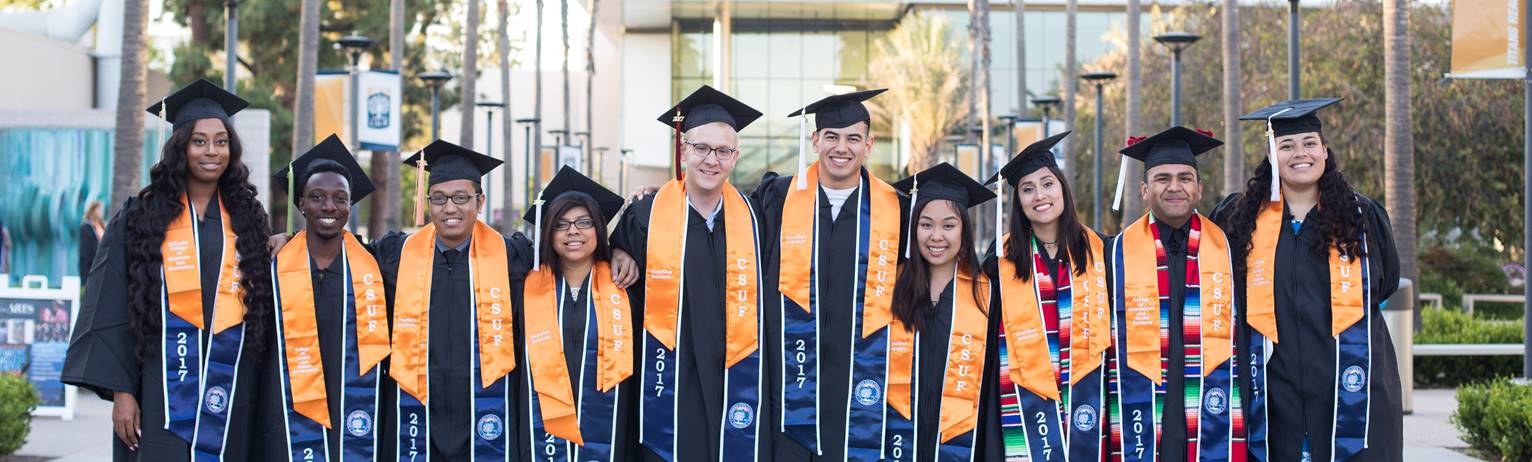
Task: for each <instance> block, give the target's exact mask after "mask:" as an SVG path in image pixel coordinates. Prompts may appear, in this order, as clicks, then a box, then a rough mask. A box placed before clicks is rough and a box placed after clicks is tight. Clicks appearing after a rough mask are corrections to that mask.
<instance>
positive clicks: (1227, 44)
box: [1222, 0, 1245, 195]
mask: <svg viewBox="0 0 1532 462" xmlns="http://www.w3.org/2000/svg"><path fill="white" fill-rule="evenodd" d="M1222 42H1223V132H1224V133H1226V135H1225V137H1227V138H1228V139H1229V140H1230V142H1228V143H1225V144H1224V146H1223V193H1224V195H1229V194H1234V193H1237V192H1240V191H1241V190H1243V189H1244V188H1243V186H1244V185H1243V184H1242V183H1244V182H1245V179H1244V178H1245V155H1244V152H1243V151H1244V149H1242V148H1243V147H1244V146H1243V144H1244V143H1240V142H1239V139H1240V137H1239V133H1240V129H1239V116H1240V113H1242V112H1244V111H1243V110H1241V109H1240V93H1239V92H1240V86H1241V85H1240V72H1239V0H1223V40H1222Z"/></svg>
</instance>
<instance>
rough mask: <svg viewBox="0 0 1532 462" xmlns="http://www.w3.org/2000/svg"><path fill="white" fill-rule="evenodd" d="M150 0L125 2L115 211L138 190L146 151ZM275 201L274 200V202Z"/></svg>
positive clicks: (114, 157)
mask: <svg viewBox="0 0 1532 462" xmlns="http://www.w3.org/2000/svg"><path fill="white" fill-rule="evenodd" d="M148 12H149V0H130V1H126V2H123V5H122V16H123V24H122V74H121V75H120V76H119V77H118V78H119V79H120V80H119V81H118V87H117V88H118V89H117V120H116V129H115V131H116V135H115V136H116V138H115V144H114V146H113V148H112V203H113V205H114V206H113V207H112V209H113V210H116V208H117V207H116V206H117V205H122V203H123V202H125V201H127V200H128V198H129V197H132V196H133V194H135V193H137V192H138V188H139V186H138V184H139V181H138V178H139V177H138V175H139V173H138V172H139V171H140V170H141V168H142V167H141V166H140V165H141V164H142V163H143V156H144V154H143V152H144V111H143V110H142V109H141V108H143V107H144V93H146V92H147V91H148V90H147V80H148V78H147V74H148V66H147V63H146V61H147V60H148V58H149V53H148V48H147V47H145V46H144V45H145V43H146V42H148V41H149V39H148V30H149V14H148ZM273 202H275V201H273Z"/></svg>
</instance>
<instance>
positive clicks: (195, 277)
mask: <svg viewBox="0 0 1532 462" xmlns="http://www.w3.org/2000/svg"><path fill="white" fill-rule="evenodd" d="M216 199H217V200H218V217H219V219H220V221H221V222H222V224H223V261H222V262H220V264H219V269H218V288H217V295H215V296H214V297H213V333H215V334H216V333H219V332H223V331H224V329H228V328H230V327H234V325H236V324H239V323H241V322H244V319H245V302H244V296H245V289H244V288H243V287H240V285H239V283H240V274H239V251H238V250H236V249H235V245H234V244H235V241H236V239H237V238H238V237H237V236H235V234H234V226H233V222H231V221H230V220H229V208H228V207H226V206H225V205H224V203H223V198H222V197H217V198H216ZM181 211H182V213H180V214H177V215H176V218H175V219H174V220H172V221H171V222H170V226H168V227H167V228H166V229H165V240H164V241H163V242H161V243H160V265H161V268H163V270H164V278H165V292H166V294H167V296H166V299H165V301H166V302H167V303H168V304H169V305H170V312H171V313H173V314H175V315H176V316H179V317H180V318H181V319H184V320H186V322H188V323H191V325H193V326H197V328H198V329H204V328H205V327H206V326H205V320H204V319H202V272H201V269H200V268H199V265H200V264H201V262H200V261H199V259H198V258H199V256H198V255H197V251H198V248H197V237H196V230H195V227H196V223H195V222H194V220H193V219H192V212H193V211H192V209H191V205H190V203H189V202H188V199H187V197H186V196H185V195H182V196H181Z"/></svg>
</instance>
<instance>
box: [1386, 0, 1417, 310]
mask: <svg viewBox="0 0 1532 462" xmlns="http://www.w3.org/2000/svg"><path fill="white" fill-rule="evenodd" d="M1409 30H1410V2H1409V0H1383V83H1384V93H1383V112H1384V120H1385V122H1384V126H1383V128H1384V131H1383V149H1384V153H1383V170H1384V180H1383V183H1384V185H1383V189H1384V191H1385V193H1386V194H1387V197H1386V200H1385V204H1386V205H1385V207H1386V208H1387V209H1388V216H1389V221H1390V222H1391V223H1389V225H1390V226H1392V227H1393V231H1394V246H1395V248H1396V249H1398V251H1399V276H1400V277H1405V278H1409V279H1410V280H1412V281H1417V282H1416V284H1419V282H1418V281H1419V280H1420V279H1419V276H1418V273H1417V271H1418V270H1417V268H1416V266H1415V181H1414V178H1415V139H1414V137H1413V135H1412V132H1411V130H1412V126H1413V125H1412V121H1411V120H1410V35H1409ZM1418 292H1419V291H1417V293H1418ZM1412 296H1413V294H1412Z"/></svg>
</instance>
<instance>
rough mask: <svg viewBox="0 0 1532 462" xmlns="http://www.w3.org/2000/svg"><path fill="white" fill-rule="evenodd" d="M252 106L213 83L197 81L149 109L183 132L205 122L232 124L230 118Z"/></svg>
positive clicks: (156, 102) (151, 112)
mask: <svg viewBox="0 0 1532 462" xmlns="http://www.w3.org/2000/svg"><path fill="white" fill-rule="evenodd" d="M249 106H250V102H249V101H245V100H244V99H242V98H240V97H238V96H235V95H234V94H233V93H229V92H228V91H226V90H224V89H223V88H220V87H219V86H217V85H214V84H213V83H212V82H208V81H207V80H203V79H197V81H195V82H192V83H191V85H187V86H185V87H181V89H180V90H176V91H175V93H171V94H170V96H166V97H165V98H164V99H162V100H159V101H155V102H154V105H152V106H149V109H148V111H149V113H150V114H154V115H155V116H156V117H162V118H164V119H165V121H166V122H170V126H171V127H172V129H175V130H180V129H181V127H184V126H186V125H187V124H193V123H196V122H197V121H198V120H202V119H219V120H222V121H225V122H228V121H229V117H233V116H234V114H235V113H237V112H239V111H241V110H243V109H245V108H246V107H249Z"/></svg>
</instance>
